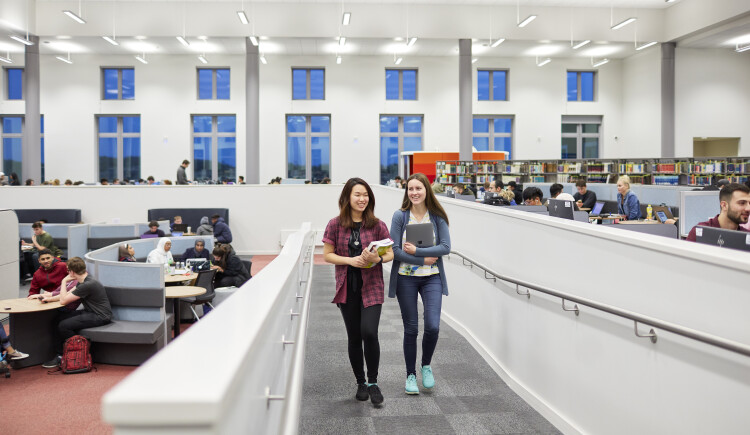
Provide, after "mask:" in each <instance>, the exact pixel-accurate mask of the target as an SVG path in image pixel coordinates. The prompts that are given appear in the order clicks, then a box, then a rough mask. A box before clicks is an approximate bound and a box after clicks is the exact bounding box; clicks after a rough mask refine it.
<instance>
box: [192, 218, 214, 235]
mask: <svg viewBox="0 0 750 435" xmlns="http://www.w3.org/2000/svg"><path fill="white" fill-rule="evenodd" d="M213 233H214V226H213V225H211V224H210V223H208V216H203V217H202V218H201V225H200V226H199V227H198V230H196V232H195V234H196V235H197V236H208V235H211V234H213Z"/></svg>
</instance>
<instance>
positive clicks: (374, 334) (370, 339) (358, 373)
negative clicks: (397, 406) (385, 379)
mask: <svg viewBox="0 0 750 435" xmlns="http://www.w3.org/2000/svg"><path fill="white" fill-rule="evenodd" d="M347 293H348V294H347V298H346V303H345V304H338V306H339V309H340V310H341V315H342V316H343V317H344V325H346V335H347V337H348V339H349V340H348V341H349V362H350V363H351V365H352V370H353V371H354V376H355V377H356V378H357V383H358V384H364V383H365V370H364V363H365V361H363V358H362V343H363V342H364V360H366V361H367V379H368V380H369V381H370V383H371V384H376V383H377V382H378V366H379V365H380V342H379V341H378V325H379V324H380V311H381V309H382V308H383V306H382V305H381V304H377V305H372V306H369V307H367V308H365V307H364V304H362V296H361V295H362V293H361V292H360V291H357V292H347Z"/></svg>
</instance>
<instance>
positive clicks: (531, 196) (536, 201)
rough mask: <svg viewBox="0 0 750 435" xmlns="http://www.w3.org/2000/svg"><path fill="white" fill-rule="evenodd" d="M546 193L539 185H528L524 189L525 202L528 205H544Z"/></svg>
mask: <svg viewBox="0 0 750 435" xmlns="http://www.w3.org/2000/svg"><path fill="white" fill-rule="evenodd" d="M543 197H544V194H543V193H542V190H541V189H540V188H538V187H527V188H525V189H523V203H524V204H526V205H543V204H542V198H543Z"/></svg>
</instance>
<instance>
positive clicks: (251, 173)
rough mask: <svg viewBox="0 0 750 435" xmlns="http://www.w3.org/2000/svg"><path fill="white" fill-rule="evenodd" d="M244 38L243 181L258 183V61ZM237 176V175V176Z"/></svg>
mask: <svg viewBox="0 0 750 435" xmlns="http://www.w3.org/2000/svg"><path fill="white" fill-rule="evenodd" d="M258 54H259V53H258V47H257V46H255V45H253V44H252V43H251V42H250V40H249V39H247V38H245V130H246V136H245V137H246V138H245V181H246V182H247V183H250V184H258V183H260V67H259V63H260V59H259V57H258ZM238 175H239V174H238Z"/></svg>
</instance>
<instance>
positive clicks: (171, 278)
mask: <svg viewBox="0 0 750 435" xmlns="http://www.w3.org/2000/svg"><path fill="white" fill-rule="evenodd" d="M195 278H198V274H197V273H195V272H190V273H189V274H180V275H164V282H165V283H167V284H174V283H183V282H190V281H192V280H194V279H195ZM180 297H184V296H180Z"/></svg>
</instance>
